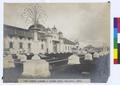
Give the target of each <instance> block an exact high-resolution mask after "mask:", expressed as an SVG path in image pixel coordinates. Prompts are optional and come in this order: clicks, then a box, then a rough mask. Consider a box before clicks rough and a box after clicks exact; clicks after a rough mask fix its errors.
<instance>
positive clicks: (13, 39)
mask: <svg viewBox="0 0 120 85" xmlns="http://www.w3.org/2000/svg"><path fill="white" fill-rule="evenodd" d="M74 46H75V43H74V42H72V41H70V40H68V39H66V38H64V37H63V34H62V32H58V30H57V29H56V27H55V26H54V27H53V28H51V29H50V28H45V27H44V26H43V25H41V24H36V25H31V26H30V27H29V28H28V29H22V28H18V27H14V26H10V25H4V52H6V51H10V52H11V54H16V53H20V52H24V53H43V54H44V53H67V52H72V49H73V48H74Z"/></svg>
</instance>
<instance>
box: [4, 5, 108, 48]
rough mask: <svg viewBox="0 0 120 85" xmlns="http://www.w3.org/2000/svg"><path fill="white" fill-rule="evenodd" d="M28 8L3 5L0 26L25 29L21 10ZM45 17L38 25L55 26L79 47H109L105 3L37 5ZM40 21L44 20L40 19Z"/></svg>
mask: <svg viewBox="0 0 120 85" xmlns="http://www.w3.org/2000/svg"><path fill="white" fill-rule="evenodd" d="M28 5H29V6H30V4H28V3H21V4H20V3H19V4H17V3H5V4H4V24H8V25H12V26H17V27H21V28H24V29H28V26H29V25H28V24H27V23H25V20H24V18H23V17H21V14H22V13H23V9H24V8H26V7H28ZM39 5H40V6H41V7H42V9H43V10H44V11H45V13H46V15H47V18H46V20H45V21H44V22H40V24H42V25H44V26H45V27H49V28H52V27H53V26H54V25H55V27H56V28H57V29H58V30H59V31H62V32H63V35H64V36H65V37H66V38H68V39H70V40H72V41H74V40H78V41H79V42H80V44H81V45H85V44H93V45H96V46H99V45H102V44H103V43H105V44H107V45H109V41H110V39H109V38H110V24H109V23H110V20H109V16H110V13H109V4H108V3H69V4H68V3H41V4H39ZM42 19H44V18H42Z"/></svg>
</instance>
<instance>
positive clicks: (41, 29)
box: [29, 24, 46, 31]
mask: <svg viewBox="0 0 120 85" xmlns="http://www.w3.org/2000/svg"><path fill="white" fill-rule="evenodd" d="M29 30H37V31H45V30H46V28H45V27H44V26H43V25H41V24H36V25H31V26H30V27H29Z"/></svg>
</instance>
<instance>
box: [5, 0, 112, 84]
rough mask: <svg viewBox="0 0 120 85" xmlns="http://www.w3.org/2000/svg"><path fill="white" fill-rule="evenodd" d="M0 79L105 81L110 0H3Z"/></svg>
mask: <svg viewBox="0 0 120 85" xmlns="http://www.w3.org/2000/svg"><path fill="white" fill-rule="evenodd" d="M3 15H4V24H3V30H4V38H3V39H4V49H3V50H4V55H3V82H4V83H30V82H32V83H33V82H81V83H106V82H107V81H108V78H109V76H110V3H108V2H104V3H4V14H3Z"/></svg>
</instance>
